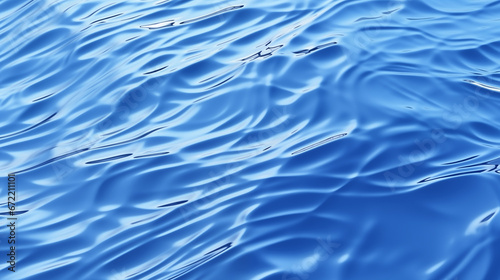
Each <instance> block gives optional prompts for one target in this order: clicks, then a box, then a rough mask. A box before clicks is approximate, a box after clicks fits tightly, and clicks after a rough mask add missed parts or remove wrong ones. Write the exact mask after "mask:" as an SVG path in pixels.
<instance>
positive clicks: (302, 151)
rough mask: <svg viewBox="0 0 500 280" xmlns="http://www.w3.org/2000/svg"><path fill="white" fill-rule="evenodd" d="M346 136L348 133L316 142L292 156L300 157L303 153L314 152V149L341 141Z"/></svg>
mask: <svg viewBox="0 0 500 280" xmlns="http://www.w3.org/2000/svg"><path fill="white" fill-rule="evenodd" d="M346 135H347V133H341V134H337V135H334V136H330V137H328V138H326V139H323V140H321V141H319V142H316V143H314V144H311V145H309V146H307V147H304V148H302V149H299V150H297V151H295V152H293V153H292V156H293V155H298V154H301V153H304V152H307V151H309V150H312V149H314V148H317V147H319V146H323V145H325V144H327V143H330V142H332V141H334V140H337V139H340V138H342V137H344V136H346Z"/></svg>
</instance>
